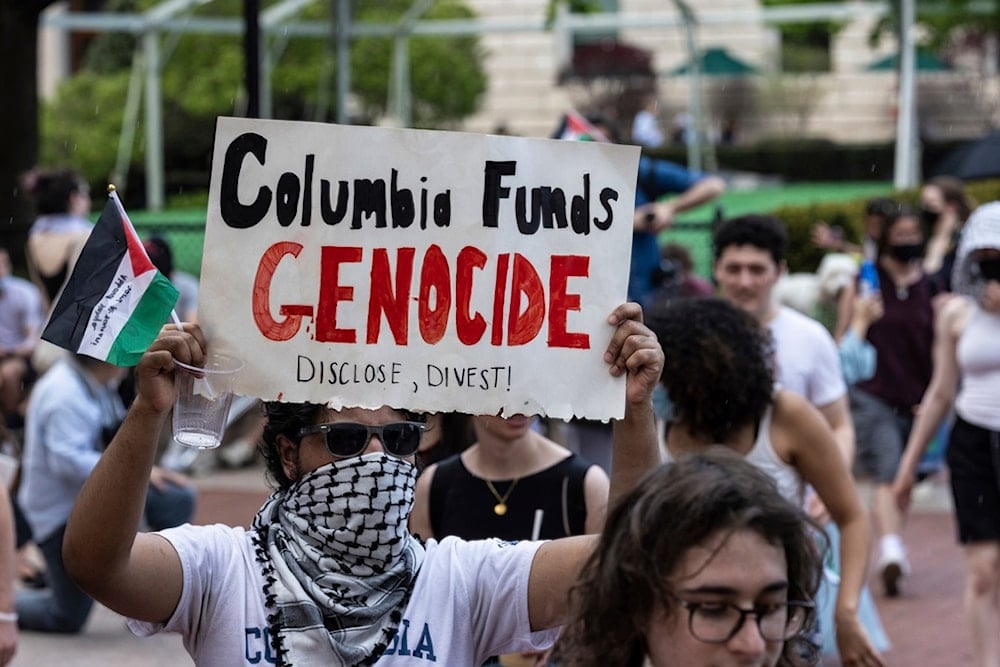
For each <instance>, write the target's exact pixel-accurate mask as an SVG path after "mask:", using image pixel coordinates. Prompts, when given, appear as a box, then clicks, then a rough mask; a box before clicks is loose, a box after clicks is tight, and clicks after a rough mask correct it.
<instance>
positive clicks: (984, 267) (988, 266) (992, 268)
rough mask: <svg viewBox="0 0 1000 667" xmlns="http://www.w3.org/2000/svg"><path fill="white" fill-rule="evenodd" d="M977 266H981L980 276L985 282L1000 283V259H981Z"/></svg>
mask: <svg viewBox="0 0 1000 667" xmlns="http://www.w3.org/2000/svg"><path fill="white" fill-rule="evenodd" d="M977 265H978V266H979V276H980V278H982V279H983V280H984V281H986V280H996V281H997V282H1000V259H981V260H979V261H978V262H977Z"/></svg>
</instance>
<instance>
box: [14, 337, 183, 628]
mask: <svg viewBox="0 0 1000 667" xmlns="http://www.w3.org/2000/svg"><path fill="white" fill-rule="evenodd" d="M125 374H126V369H124V368H119V367H117V366H112V365H111V364H108V363H105V362H103V361H98V360H96V359H92V358H90V357H87V356H84V355H77V354H67V355H66V356H64V357H62V358H60V359H59V360H58V361H56V363H55V364H54V365H53V366H52V368H51V369H49V371H48V372H46V373H45V375H43V376H42V377H41V379H39V381H38V383H37V384H36V385H35V387H34V389H33V390H32V393H31V398H30V400H29V402H28V414H27V416H26V419H25V439H24V454H23V463H22V472H21V484H20V487H19V489H18V498H17V499H18V504H19V505H20V507H21V509H22V510H23V512H24V516H25V518H26V519H27V523H28V526H29V527H30V531H31V537H32V539H34V541H35V542H36V543H37V544H38V546H39V548H40V549H41V552H42V555H43V556H44V559H45V567H46V579H47V582H48V588H47V589H45V590H27V589H23V590H20V591H18V594H17V613H18V616H19V619H18V623H19V626H20V627H21V628H22V629H26V630H36V631H39V632H58V633H76V632H79V631H80V630H81V629H82V628H83V626H84V624H85V623H86V621H87V617H88V616H89V614H90V609H91V606H92V605H93V600H92V599H91V598H90V596H88V595H87V594H86V593H84V592H83V591H81V590H80V589H79V587H78V586H77V585H76V584H75V583H74V582H73V581H72V580H71V579H70V578H69V575H68V574H67V573H66V570H65V567H64V566H63V560H62V541H63V534H64V533H65V530H66V523H67V522H68V521H69V515H70V512H71V510H72V509H73V505H74V503H75V502H76V497H77V494H78V493H79V491H80V489H81V487H82V486H83V483H84V481H86V479H87V477H88V476H89V475H90V472H91V470H93V468H94V466H95V465H97V461H98V460H99V459H100V457H101V455H102V453H103V451H104V447H105V446H107V444H108V443H109V442H110V441H111V438H112V437H113V436H114V434H115V432H116V431H117V430H118V426H119V424H120V423H121V420H122V419H123V417H124V415H125V406H124V405H123V404H122V401H121V399H120V397H119V396H118V391H117V385H118V382H120V381H121V379H122V378H123V377H124V376H125ZM194 506H195V491H194V488H193V487H192V486H191V485H190V484H189V483H188V481H187V479H186V478H185V477H183V476H182V475H179V474H177V473H173V472H170V471H167V470H163V469H161V468H158V467H154V468H153V471H152V473H151V474H150V477H149V489H148V491H147V496H146V505H145V521H146V523H147V524H148V526H149V527H150V528H152V529H153V530H159V529H162V528H168V527H172V526H177V525H180V524H182V523H186V522H188V521H190V520H191V517H192V516H193V515H194Z"/></svg>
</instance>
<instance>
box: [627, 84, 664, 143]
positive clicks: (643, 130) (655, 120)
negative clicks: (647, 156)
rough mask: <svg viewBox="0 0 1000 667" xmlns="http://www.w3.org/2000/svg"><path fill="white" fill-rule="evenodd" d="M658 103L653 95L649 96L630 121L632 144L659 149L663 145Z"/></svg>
mask: <svg viewBox="0 0 1000 667" xmlns="http://www.w3.org/2000/svg"><path fill="white" fill-rule="evenodd" d="M659 111H660V103H659V102H658V101H657V99H656V96H655V95H650V96H649V98H648V99H647V100H646V104H645V105H643V107H642V108H641V109H639V111H638V112H637V113H636V114H635V118H633V119H632V143H634V144H637V145H639V146H643V147H645V148H659V147H660V146H662V145H663V140H664V136H663V130H662V129H660V119H659V116H658V114H659Z"/></svg>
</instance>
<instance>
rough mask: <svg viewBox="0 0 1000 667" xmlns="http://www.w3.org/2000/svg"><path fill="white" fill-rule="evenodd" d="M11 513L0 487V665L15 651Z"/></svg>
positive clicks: (12, 528) (13, 556) (14, 557)
mask: <svg viewBox="0 0 1000 667" xmlns="http://www.w3.org/2000/svg"><path fill="white" fill-rule="evenodd" d="M14 542H15V538H14V512H13V510H12V509H11V506H10V496H9V495H8V494H7V488H6V487H5V486H2V485H0V665H6V664H8V663H9V662H10V661H11V660H12V659H13V658H14V652H15V651H16V650H17V616H16V615H15V614H14V580H15V579H16V578H17V574H16V570H17V567H16V562H17V557H16V555H15V548H14Z"/></svg>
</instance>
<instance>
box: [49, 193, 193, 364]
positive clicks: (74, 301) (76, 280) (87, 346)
mask: <svg viewBox="0 0 1000 667" xmlns="http://www.w3.org/2000/svg"><path fill="white" fill-rule="evenodd" d="M108 189H109V191H110V192H109V195H108V203H107V204H106V205H105V207H104V211H103V212H102V213H101V217H100V218H99V219H98V221H97V224H96V225H95V226H94V229H93V231H92V232H91V233H90V238H88V239H87V243H86V244H85V245H84V246H83V250H81V251H80V257H79V258H78V259H77V261H76V266H74V267H73V273H72V274H71V275H70V278H69V280H68V281H67V282H66V285H65V286H64V287H63V291H62V293H61V294H60V295H59V299H58V301H56V303H55V305H54V306H53V307H52V314H51V315H50V316H49V321H48V323H47V324H46V325H45V329H44V331H42V338H44V339H45V340H47V341H49V342H50V343H53V344H55V345H58V346H59V347H62V348H65V349H67V350H70V351H71V352H78V353H80V354H86V355H87V356H89V357H94V358H95V359H101V360H103V361H107V362H108V363H111V364H114V365H116V366H134V365H135V364H137V363H138V362H139V358H140V357H142V354H143V352H145V351H146V349H147V348H148V347H149V345H150V343H152V342H153V340H154V339H155V338H156V336H157V334H158V333H159V331H160V328H161V327H162V326H163V324H164V323H165V322H166V321H167V320H168V319H169V318H170V317H171V312H172V311H173V308H174V304H176V303H177V289H176V288H175V287H174V286H173V285H172V284H171V283H170V280H168V279H167V277H166V276H164V275H163V274H162V273H160V272H159V271H157V270H156V267H155V266H153V263H152V262H151V261H150V259H149V256H148V255H147V254H146V250H145V248H144V247H143V245H142V242H141V241H140V240H139V235H138V234H136V231H135V228H134V227H133V226H132V222H131V221H130V220H129V219H128V215H126V214H125V209H124V207H123V206H122V203H121V200H119V199H118V193H117V192H115V191H114V186H110V187H109V188H108Z"/></svg>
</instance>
